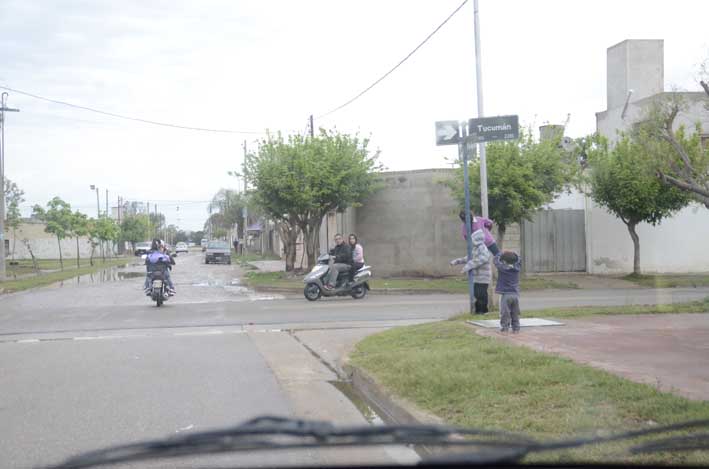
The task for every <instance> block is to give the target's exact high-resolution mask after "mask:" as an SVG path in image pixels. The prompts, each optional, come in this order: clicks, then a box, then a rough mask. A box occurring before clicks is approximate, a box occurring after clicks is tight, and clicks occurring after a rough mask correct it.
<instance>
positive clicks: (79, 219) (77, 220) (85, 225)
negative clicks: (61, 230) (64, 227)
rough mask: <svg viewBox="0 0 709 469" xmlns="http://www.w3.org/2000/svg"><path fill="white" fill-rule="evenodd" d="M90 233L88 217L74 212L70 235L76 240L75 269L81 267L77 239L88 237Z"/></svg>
mask: <svg viewBox="0 0 709 469" xmlns="http://www.w3.org/2000/svg"><path fill="white" fill-rule="evenodd" d="M90 232H91V226H90V222H89V217H87V216H86V215H84V214H83V213H80V212H74V214H73V215H72V217H71V234H72V235H73V236H74V238H76V268H77V269H78V268H80V267H81V257H80V254H79V253H80V251H79V238H81V237H82V236H88V235H89V233H90Z"/></svg>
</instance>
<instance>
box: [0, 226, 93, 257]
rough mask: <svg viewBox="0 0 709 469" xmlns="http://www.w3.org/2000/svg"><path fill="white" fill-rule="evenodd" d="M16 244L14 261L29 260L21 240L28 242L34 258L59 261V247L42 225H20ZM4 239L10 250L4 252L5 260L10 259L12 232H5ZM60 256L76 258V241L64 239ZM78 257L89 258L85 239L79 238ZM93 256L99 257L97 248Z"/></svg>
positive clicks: (89, 248)
mask: <svg viewBox="0 0 709 469" xmlns="http://www.w3.org/2000/svg"><path fill="white" fill-rule="evenodd" d="M16 236H17V243H16V244H15V259H19V260H23V259H31V256H30V253H29V250H27V248H26V247H25V244H24V243H23V242H22V240H23V239H29V240H30V246H31V247H32V252H33V253H34V256H35V257H36V258H38V259H59V245H58V243H57V238H56V237H55V236H53V235H51V234H49V233H46V232H45V231H44V224H42V223H35V222H30V223H22V224H21V225H20V227H19V228H18V229H17V230H16ZM5 239H7V240H8V241H9V246H10V249H9V250H8V251H7V252H6V255H7V258H8V259H9V258H11V257H12V246H13V243H14V237H13V232H12V230H7V231H6V232H5ZM61 247H62V256H63V257H64V258H65V259H68V258H76V239H75V238H66V239H63V240H62V242H61ZM79 255H80V256H81V257H82V258H88V257H90V256H91V244H90V243H89V239H88V238H87V237H81V238H79ZM94 255H96V256H98V255H100V251H99V249H98V248H97V252H95V253H94Z"/></svg>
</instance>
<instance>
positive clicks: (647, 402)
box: [350, 319, 709, 464]
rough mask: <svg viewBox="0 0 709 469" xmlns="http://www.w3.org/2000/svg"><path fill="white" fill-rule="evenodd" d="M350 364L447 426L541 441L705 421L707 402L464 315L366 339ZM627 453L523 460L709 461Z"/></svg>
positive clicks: (571, 453)
mask: <svg viewBox="0 0 709 469" xmlns="http://www.w3.org/2000/svg"><path fill="white" fill-rule="evenodd" d="M350 359H351V363H352V364H354V365H356V366H358V367H361V368H363V369H365V370H366V371H368V372H369V373H370V374H372V375H373V376H374V377H375V378H376V379H377V381H378V382H379V383H380V384H381V385H383V386H384V388H385V389H386V390H387V391H389V392H391V393H393V394H395V395H397V396H400V397H403V398H405V399H407V400H408V401H410V402H413V403H415V404H416V405H417V406H418V407H419V408H421V409H423V410H425V411H428V412H431V413H433V414H435V415H437V416H439V417H441V418H443V419H444V420H445V421H446V422H449V423H452V424H457V425H465V426H474V427H483V428H486V429H498V430H507V431H514V432H521V433H525V434H528V435H530V436H533V437H536V438H539V439H544V440H546V439H552V438H563V437H571V436H577V435H586V436H590V435H595V434H597V433H596V432H599V431H603V432H608V431H611V432H614V431H623V430H629V429H641V428H647V427H648V426H652V425H656V424H669V423H676V422H681V421H685V420H690V419H708V418H709V402H696V401H690V400H688V399H684V398H682V397H677V396H674V395H671V394H667V393H662V392H660V391H658V390H656V389H654V388H653V387H651V386H647V385H643V384H638V383H634V382H631V381H628V380H626V379H622V378H619V377H616V376H614V375H612V374H610V373H606V372H604V371H600V370H597V369H594V368H591V367H589V366H584V365H579V364H576V363H574V362H572V361H571V360H568V359H565V358H560V357H556V356H552V355H547V354H544V353H539V352H535V351H532V350H529V349H527V348H523V347H517V346H513V345H508V344H505V343H502V342H500V341H498V340H496V339H493V338H489V337H481V336H478V335H477V334H475V333H474V332H473V331H472V330H471V329H470V328H469V327H468V326H466V325H465V324H464V323H463V322H462V321H461V320H460V319H455V320H449V321H443V322H437V323H429V324H423V325H416V326H410V327H401V328H395V329H391V330H388V331H386V332H383V333H379V334H376V335H373V336H370V337H368V338H366V339H364V340H363V341H362V342H360V343H359V344H358V345H357V346H356V349H355V350H354V352H353V353H352V355H351V357H350ZM626 447H627V444H623V443H614V444H606V445H603V446H594V447H588V448H583V449H577V450H567V451H560V452H555V453H553V454H543V455H535V456H530V457H529V458H527V460H526V461H528V462H531V461H540V460H541V461H560V460H561V461H568V460H570V459H574V460H577V461H578V460H584V461H609V460H622V461H632V462H649V461H660V462H663V463H672V464H709V453H708V452H706V451H705V452H701V453H700V452H695V453H688V454H668V453H661V454H656V455H654V456H635V457H629V456H625V455H622V454H621V453H620V451H621V450H623V449H624V448H626Z"/></svg>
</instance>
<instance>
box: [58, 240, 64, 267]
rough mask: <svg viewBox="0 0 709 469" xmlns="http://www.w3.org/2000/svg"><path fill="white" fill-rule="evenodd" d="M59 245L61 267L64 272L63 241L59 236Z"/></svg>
mask: <svg viewBox="0 0 709 469" xmlns="http://www.w3.org/2000/svg"><path fill="white" fill-rule="evenodd" d="M57 244H58V245H59V267H60V268H61V270H64V259H62V240H61V239H59V236H57Z"/></svg>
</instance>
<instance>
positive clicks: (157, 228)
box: [148, 212, 165, 238]
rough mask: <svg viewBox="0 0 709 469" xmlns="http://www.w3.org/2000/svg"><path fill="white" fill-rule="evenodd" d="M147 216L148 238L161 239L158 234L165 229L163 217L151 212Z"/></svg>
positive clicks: (160, 214)
mask: <svg viewBox="0 0 709 469" xmlns="http://www.w3.org/2000/svg"><path fill="white" fill-rule="evenodd" d="M148 216H149V217H150V233H149V235H150V237H151V238H161V236H160V233H161V232H162V230H163V229H165V215H163V214H162V213H154V212H151V213H149V214H148Z"/></svg>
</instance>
